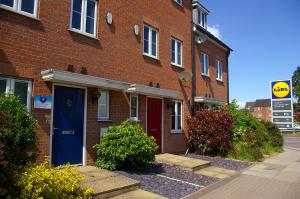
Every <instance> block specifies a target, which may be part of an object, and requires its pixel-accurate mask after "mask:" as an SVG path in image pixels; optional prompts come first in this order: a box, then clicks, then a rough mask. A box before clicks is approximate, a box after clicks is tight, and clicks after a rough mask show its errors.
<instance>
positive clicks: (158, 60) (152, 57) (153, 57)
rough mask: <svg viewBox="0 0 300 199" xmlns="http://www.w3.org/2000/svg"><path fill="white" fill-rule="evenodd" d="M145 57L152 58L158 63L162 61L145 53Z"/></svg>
mask: <svg viewBox="0 0 300 199" xmlns="http://www.w3.org/2000/svg"><path fill="white" fill-rule="evenodd" d="M143 55H144V56H146V57H150V58H152V59H155V60H157V61H160V60H159V59H158V57H154V56H152V55H149V54H146V53H143Z"/></svg>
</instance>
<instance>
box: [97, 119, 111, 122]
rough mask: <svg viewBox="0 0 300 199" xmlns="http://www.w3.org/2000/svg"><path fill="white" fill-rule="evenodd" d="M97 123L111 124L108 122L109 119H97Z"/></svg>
mask: <svg viewBox="0 0 300 199" xmlns="http://www.w3.org/2000/svg"><path fill="white" fill-rule="evenodd" d="M97 121H98V122H112V120H110V119H101V118H98V119H97Z"/></svg>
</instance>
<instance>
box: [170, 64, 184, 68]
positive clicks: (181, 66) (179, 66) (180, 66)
mask: <svg viewBox="0 0 300 199" xmlns="http://www.w3.org/2000/svg"><path fill="white" fill-rule="evenodd" d="M171 65H172V66H176V67H178V68H184V67H183V65H178V64H175V63H171Z"/></svg>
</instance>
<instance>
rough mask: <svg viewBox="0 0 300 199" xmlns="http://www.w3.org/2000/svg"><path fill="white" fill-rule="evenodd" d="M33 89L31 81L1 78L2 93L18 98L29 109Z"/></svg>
mask: <svg viewBox="0 0 300 199" xmlns="http://www.w3.org/2000/svg"><path fill="white" fill-rule="evenodd" d="M31 89H32V86H31V82H30V81H26V80H19V79H12V78H2V77H0V93H6V94H8V93H11V94H14V95H16V96H18V97H19V99H20V101H21V102H22V103H23V104H24V105H25V106H26V107H27V108H28V109H30V105H31Z"/></svg>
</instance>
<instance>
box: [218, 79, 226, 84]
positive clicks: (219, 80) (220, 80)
mask: <svg viewBox="0 0 300 199" xmlns="http://www.w3.org/2000/svg"><path fill="white" fill-rule="evenodd" d="M216 80H217V81H218V82H222V83H223V82H224V81H223V80H222V79H216Z"/></svg>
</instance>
